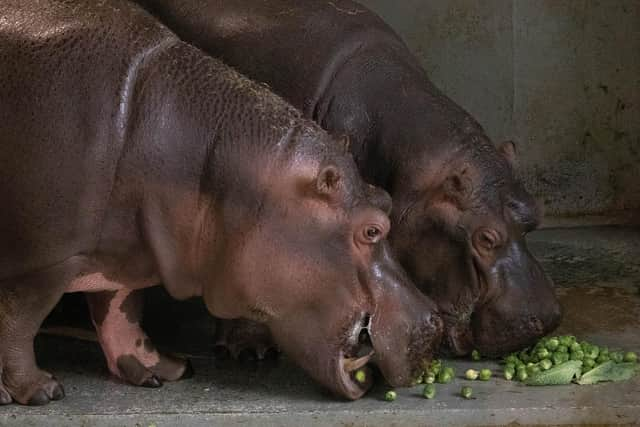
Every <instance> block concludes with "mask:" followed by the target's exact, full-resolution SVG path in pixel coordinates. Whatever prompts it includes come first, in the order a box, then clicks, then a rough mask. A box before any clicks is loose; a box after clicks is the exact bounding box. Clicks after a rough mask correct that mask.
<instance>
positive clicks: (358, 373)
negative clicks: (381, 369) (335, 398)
mask: <svg viewBox="0 0 640 427" xmlns="http://www.w3.org/2000/svg"><path fill="white" fill-rule="evenodd" d="M354 376H355V378H356V381H358V382H359V383H360V384H364V382H365V381H366V380H367V374H365V372H364V371H363V370H362V369H358V370H357V371H356V373H355V375H354Z"/></svg>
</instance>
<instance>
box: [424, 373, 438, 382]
mask: <svg viewBox="0 0 640 427" xmlns="http://www.w3.org/2000/svg"><path fill="white" fill-rule="evenodd" d="M422 382H423V383H425V384H433V383H434V382H436V376H435V374H434V373H433V372H427V373H426V374H424V376H423V377H422Z"/></svg>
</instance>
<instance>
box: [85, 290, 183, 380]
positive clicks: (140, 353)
mask: <svg viewBox="0 0 640 427" xmlns="http://www.w3.org/2000/svg"><path fill="white" fill-rule="evenodd" d="M86 296H87V301H88V303H89V309H90V311H91V318H92V320H93V324H94V325H95V327H96V331H97V333H98V339H99V341H100V345H101V346H102V350H103V352H104V355H105V357H106V359H107V364H108V366H109V370H110V371H111V373H112V374H114V375H116V376H117V377H119V378H121V379H123V380H124V381H126V382H128V383H131V384H134V385H140V386H145V387H160V386H161V385H162V381H175V380H179V379H181V378H186V377H188V376H190V375H191V374H192V373H193V370H192V369H191V365H190V363H189V362H188V361H187V360H184V359H180V358H176V357H171V356H167V355H163V354H160V353H158V351H157V350H156V349H155V347H154V346H153V344H152V342H151V340H150V339H149V337H147V335H146V334H145V333H144V331H143V330H142V328H141V326H140V321H141V320H142V308H143V301H144V300H143V292H142V290H130V289H121V290H118V291H102V292H94V293H87V294H86Z"/></svg>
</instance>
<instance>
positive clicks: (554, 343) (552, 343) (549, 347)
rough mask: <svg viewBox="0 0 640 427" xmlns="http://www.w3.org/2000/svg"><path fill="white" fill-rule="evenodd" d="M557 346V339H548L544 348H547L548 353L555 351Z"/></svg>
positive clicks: (558, 343)
mask: <svg viewBox="0 0 640 427" xmlns="http://www.w3.org/2000/svg"><path fill="white" fill-rule="evenodd" d="M559 345H560V341H558V339H557V338H555V337H554V338H550V339H549V340H548V341H547V344H546V346H545V347H547V350H549V351H556V350H557V349H558V346H559Z"/></svg>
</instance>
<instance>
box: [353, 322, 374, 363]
mask: <svg viewBox="0 0 640 427" xmlns="http://www.w3.org/2000/svg"><path fill="white" fill-rule="evenodd" d="M356 350H357V351H356V354H357V355H358V356H362V355H363V354H370V353H373V343H372V342H371V336H370V335H369V330H368V329H364V328H363V329H362V330H361V331H360V334H359V335H358V348H357V349H356Z"/></svg>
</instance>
